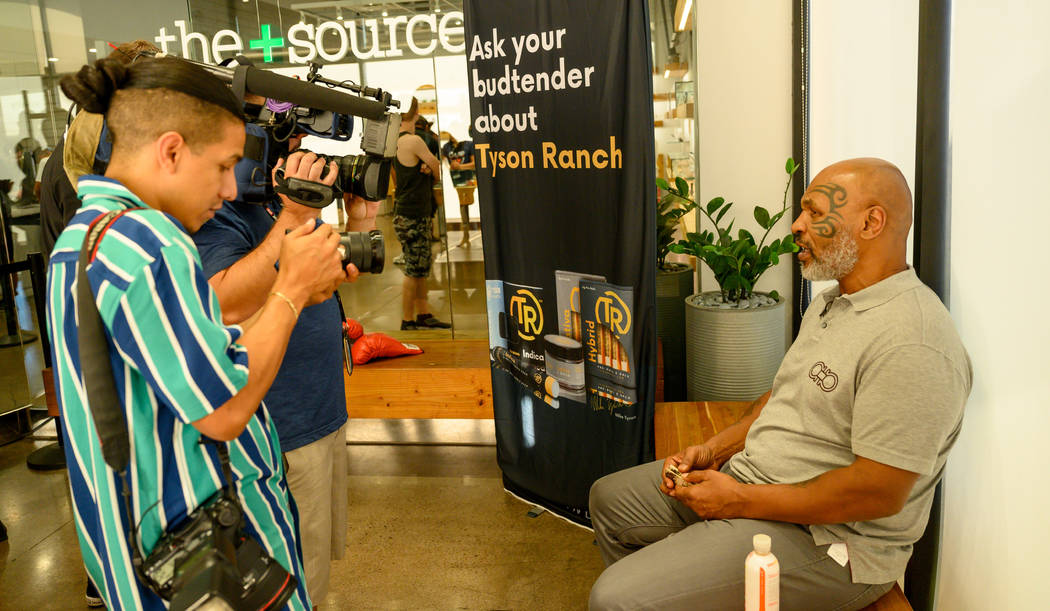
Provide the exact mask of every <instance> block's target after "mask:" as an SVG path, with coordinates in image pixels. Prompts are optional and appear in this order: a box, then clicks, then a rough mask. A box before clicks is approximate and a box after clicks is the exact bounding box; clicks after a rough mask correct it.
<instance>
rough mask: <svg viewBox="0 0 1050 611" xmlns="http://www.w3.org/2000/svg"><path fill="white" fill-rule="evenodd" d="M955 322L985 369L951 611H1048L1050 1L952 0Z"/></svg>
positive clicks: (948, 499)
mask: <svg viewBox="0 0 1050 611" xmlns="http://www.w3.org/2000/svg"><path fill="white" fill-rule="evenodd" d="M953 5H954V15H953V20H954V25H953V31H952V47H953V49H952V57H951V64H952V81H951V87H952V97H951V122H952V208H951V215H952V224H951V227H952V235H951V239H952V259H951V265H952V269H951V312H952V317H953V318H954V319H955V321H956V324H957V325H958V328H959V331H960V333H961V334H962V338H963V341H964V342H965V344H966V347H967V349H968V350H969V352H970V358H971V359H972V360H973V367H974V388H973V392H972V394H971V395H970V401H969V404H968V405H967V407H966V419H965V422H964V425H963V431H962V436H961V437H960V439H959V442H958V444H957V445H956V447H955V449H954V451H953V452H952V455H951V457H950V459H949V461H948V469H947V475H946V480H945V485H944V491H945V527H944V540H943V545H942V547H941V571H940V582H939V583H940V587H939V604H938V608H939V609H944V610H951V611H956V610H963V611H965V610H968V609H981V610H984V609H1010V610H1011V611H1013V610H1018V611H1022V610H1029V609H1030V610H1036V609H1046V608H1048V605H1050V603H1048V602H1047V601H1048V600H1050V579H1048V578H1047V570H1046V561H1045V560H1044V558H1043V554H1045V553H1046V550H1048V549H1050V524H1048V517H1050V509H1048V507H1050V488H1048V486H1047V482H1048V481H1050V477H1048V474H1050V453H1048V451H1047V449H1048V447H1050V409H1048V407H1050V356H1048V353H1047V350H1048V347H1050V321H1048V316H1047V306H1048V304H1050V289H1048V288H1047V283H1048V281H1050V272H1048V271H1047V269H1046V260H1047V257H1046V252H1047V247H1046V228H1045V225H1046V218H1047V212H1048V210H1050V207H1048V203H1050V202H1048V198H1047V195H1046V184H1045V183H1046V177H1047V175H1048V169H1047V167H1048V161H1050V159H1048V157H1050V156H1048V155H1047V146H1048V143H1050V122H1048V120H1047V100H1050V38H1048V37H1047V34H1046V32H1047V29H1048V28H1050V3H1047V2H1043V1H1042V0H1031V1H1028V2H1025V1H1019V0H1013V1H1008V0H1002V1H1000V2H973V1H967V2H958V1H957V2H954V3H953Z"/></svg>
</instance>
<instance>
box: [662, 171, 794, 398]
mask: <svg viewBox="0 0 1050 611" xmlns="http://www.w3.org/2000/svg"><path fill="white" fill-rule="evenodd" d="M784 170H785V172H786V173H787V184H786V185H785V186H784V195H783V198H782V201H781V207H780V210H779V211H776V212H774V213H770V211H769V210H767V209H766V208H764V207H762V206H756V207H755V208H754V210H753V211H752V214H753V216H754V218H755V221H757V222H758V225H759V227H761V228H762V229H763V230H764V233H763V234H762V237H761V239H757V240H756V239H755V236H754V235H753V234H752V233H751V232H750V231H748V230H747V229H743V228H740V229H738V230H737V232H736V233H735V234H734V233H733V225H734V224H735V223H736V220H735V219H734V220H731V221H729V222H728V225H725V226H723V225H722V223H723V222H725V220H726V216H727V214H728V212H729V210H730V209H731V208H732V207H733V202H727V201H726V200H725V198H722V197H716V198H714V199H712V200H711V201H709V202H708V203H707V205H704V206H702V205H699V204H697V203H696V202H695V201H693V200H692V199H691V198H690V197H689V194H688V192H687V191H683V189H681V186H682V185H681V184H679V183H678V181H675V186H674V187H671V186H670V185H668V191H669V197H675V198H677V199H679V200H684V202H685V203H684V204H683V205H682V208H683V209H684V210H686V211H687V212H688V211H691V210H694V209H696V210H699V211H700V212H701V213H702V214H703V216H704V217H706V219H707V220H708V221H709V222H710V224H711V225H712V229H704V230H703V231H698V232H690V233H688V234H687V235H686V238H685V239H684V240H679V241H678V242H676V243H674V244H671V245H670V246H669V247H668V248H669V250H670V251H671V252H675V253H684V254H689V255H692V256H694V257H696V258H697V259H700V260H701V261H703V263H704V264H705V265H707V267H708V268H710V270H711V272H712V273H713V274H714V276H715V281H716V282H718V290H717V291H709V292H704V293H700V294H697V295H692V296H690V297H688V298H687V299H686V300H685V304H686V308H685V326H686V330H685V331H686V378H687V387H688V397H689V400H691V401H696V400H713V401H719V400H721V401H727V400H751V399H754V398H756V397H758V396H759V395H760V394H762V393H763V392H765V391H766V390H768V389H769V388H770V386H772V383H773V376H774V375H775V374H776V370H777V368H778V367H779V366H780V361H781V360H782V359H783V357H784V350H785V341H784V338H785V324H786V323H785V319H784V311H783V310H784V300H783V299H781V297H780V295H778V294H777V292H776V291H770V292H769V293H761V292H758V291H755V285H756V284H757V283H758V280H759V278H761V277H762V275H763V274H764V273H765V272H766V271H767V270H769V269H770V268H771V267H773V266H774V265H777V264H778V263H779V262H780V256H781V255H790V254H791V253H794V252H796V251H797V250H798V247H797V246H796V245H795V241H794V238H793V237H792V235H791V233H790V231H789V232H788V234H787V235H786V236H784V237H782V238H778V239H774V240H772V241H769V242H767V240H768V239H769V236H770V233H771V232H772V231H773V228H774V227H775V226H776V224H777V222H778V221H780V220H781V218H783V216H784V215H785V214H786V213H787V211H788V208H787V194H788V190H789V189H790V187H791V181H792V179H793V177H794V174H795V172H796V171H797V170H798V166H797V165H795V160H794V159H791V158H788V160H787V162H786V164H785V166H784ZM702 225H703V223H702V222H701V226H702Z"/></svg>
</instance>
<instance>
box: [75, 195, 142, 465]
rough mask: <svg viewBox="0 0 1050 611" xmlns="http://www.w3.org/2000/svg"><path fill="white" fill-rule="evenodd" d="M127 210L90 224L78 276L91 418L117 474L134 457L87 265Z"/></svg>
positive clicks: (79, 342) (82, 364) (80, 342)
mask: <svg viewBox="0 0 1050 611" xmlns="http://www.w3.org/2000/svg"><path fill="white" fill-rule="evenodd" d="M128 212H131V210H115V211H112V212H107V213H106V214H103V215H102V216H99V217H98V218H96V219H95V220H94V221H92V223H91V224H90V225H88V229H87V236H86V237H85V238H84V244H83V246H81V247H80V260H79V261H78V262H77V278H76V283H77V292H76V313H77V348H78V350H79V357H80V372H81V377H82V378H83V385H84V396H85V398H86V399H87V403H88V406H87V407H88V410H89V411H90V412H91V419H92V420H94V422H95V433H96V434H97V435H98V439H99V443H100V444H101V446H102V457H103V458H104V459H105V461H106V464H107V465H109V467H110V468H111V469H113V470H114V471H117V472H118V473H119V472H122V471H124V469H125V468H127V466H128V461H129V460H130V459H131V450H130V442H129V439H128V425H127V421H126V420H125V419H124V410H123V409H122V408H121V406H120V395H118V394H117V387H116V383H115V382H114V380H113V367H112V365H110V362H109V342H108V341H107V340H106V332H105V329H104V328H103V326H102V316H101V315H100V314H99V311H98V306H97V305H96V303H95V295H94V293H93V292H92V291H91V282H90V281H89V280H88V276H87V266H88V264H89V263H91V262H92V261H94V259H95V255H96V254H97V253H98V242H99V241H100V240H101V239H102V235H103V234H104V233H105V232H106V230H107V229H109V227H110V226H111V225H112V224H113V223H114V222H115V221H116V220H117V219H118V218H119V217H121V216H123V215H124V214H126V213H128Z"/></svg>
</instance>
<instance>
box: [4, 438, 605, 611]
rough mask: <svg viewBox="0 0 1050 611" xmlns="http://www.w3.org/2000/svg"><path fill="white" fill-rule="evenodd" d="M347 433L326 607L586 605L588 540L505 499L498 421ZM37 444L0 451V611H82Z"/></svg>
mask: <svg viewBox="0 0 1050 611" xmlns="http://www.w3.org/2000/svg"><path fill="white" fill-rule="evenodd" d="M52 430H53V429H52ZM41 432H42V433H46V432H47V429H46V428H45V429H42V430H41ZM347 437H348V440H350V441H351V442H352V443H353V445H348V446H347V460H348V461H349V465H350V485H349V490H348V494H349V495H350V519H349V528H348V537H347V539H348V543H349V546H348V549H347V555H346V557H345V558H344V559H343V560H341V561H339V562H337V563H335V564H334V565H333V576H332V591H331V593H330V594H329V596H328V599H327V601H326V604H325V606H324V608H326V609H582V608H585V607H586V604H587V595H588V592H589V590H590V586H591V584H592V583H593V582H594V580H595V579H596V578H597V577H598V575H599V573H600V572H601V570H602V563H601V560H600V558H599V557H598V550H597V548H596V547H594V545H593V543H592V541H593V537H592V535H591V533H590V532H589V531H587V530H584V529H582V528H579V527H578V526H575V525H571V524H569V523H567V522H565V521H563V520H561V519H560V518H557V517H554V516H553V515H551V514H550V513H544V514H542V515H540V516H539V517H538V518H530V517H528V515H527V512H528V510H529V509H530V505H528V504H526V503H523V502H521V501H519V500H517V499H515V498H514V497H512V496H510V495H509V494H507V493H506V492H504V491H503V489H502V484H501V480H500V471H499V469H498V467H497V465H496V449H495V446H494V445H492V444H493V440H494V433H493V425H492V421H474V420H443V421H438V420H430V421H396V420H357V421H353V422H352V423H351V426H350V428H349V431H348V434H347ZM44 444H45V443H44V442H41V441H32V440H23V441H17V442H14V443H11V444H9V445H7V446H4V447H0V520H3V522H4V524H6V525H7V528H8V536H9V540H8V541H7V542H5V543H0V608H2V609H12V610H23V609H25V610H39V609H81V608H85V606H84V597H83V591H84V579H85V577H84V573H83V567H82V565H81V560H80V554H79V548H78V546H77V543H76V534H75V532H74V528H73V523H72V513H71V510H70V505H69V489H68V486H69V484H68V480H67V477H66V474H65V471H53V472H37V471H31V470H29V469H28V468H27V467H26V465H25V457H26V455H28V454H29V452H31V451H32V450H33V449H34V448H36V447H39V446H41V445H44ZM417 444H418V445H417ZM439 444H441V445H439ZM443 444H457V445H443Z"/></svg>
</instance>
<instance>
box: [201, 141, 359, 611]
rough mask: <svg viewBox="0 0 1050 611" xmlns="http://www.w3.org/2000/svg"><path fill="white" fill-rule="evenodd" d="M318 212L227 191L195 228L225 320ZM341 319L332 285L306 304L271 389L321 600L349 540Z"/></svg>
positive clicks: (309, 168)
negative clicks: (288, 238) (290, 233)
mask: <svg viewBox="0 0 1050 611" xmlns="http://www.w3.org/2000/svg"><path fill="white" fill-rule="evenodd" d="M300 140H301V135H298V136H292V137H291V138H290V139H289V149H290V150H295V149H297V148H298V146H299V141H300ZM282 167H283V170H284V175H285V177H286V178H300V179H303V180H309V181H312V182H318V183H321V184H325V185H332V184H333V182H334V181H335V178H336V174H337V172H338V167H337V165H336V163H335V162H332V163H331V165H330V166H329V167H328V168H327V172H326V171H325V170H326V167H325V160H324V159H322V158H319V157H318V156H317V155H315V154H314V153H311V152H305V153H304V152H293V153H291V154H290V155H288V157H287V160H285V159H280V160H279V161H278V162H277V164H276V165H275V167H274V168H273V171H272V172H273V173H274V174H275V173H276V172H277V170H278V169H279V168H282ZM346 199H347V200H348V201H347V202H346V205H347V209H348V210H354V211H356V210H358V209H364V208H367V202H365V200H363V199H361V198H359V197H356V196H354V195H352V194H348V195H347V196H346ZM358 200H359V201H358ZM377 206H378V204H377ZM319 213H320V209H318V208H312V207H308V206H304V205H301V204H298V203H296V202H294V201H292V200H291V199H289V198H288V197H287V196H284V195H280V196H279V197H275V198H274V200H273V201H269V202H263V203H258V204H255V203H246V202H244V201H240V200H235V201H227V202H225V203H224V204H223V206H222V208H221V209H220V210H219V211H218V212H216V213H215V217H214V218H212V219H211V220H210V221H208V222H207V223H205V224H204V226H202V227H201V229H200V231H198V232H197V233H195V234H194V235H193V240H194V242H195V243H196V244H197V248H198V249H199V250H200V253H201V264H202V266H203V268H204V274H205V276H206V277H207V278H208V279H209V280H208V282H209V283H210V284H211V286H212V288H213V289H214V290H215V293H216V295H218V297H219V304H220V306H221V309H222V313H223V321H224V322H225V323H226V324H236V323H239V322H241V321H243V320H245V319H247V318H249V317H251V316H252V315H254V314H255V312H256V311H258V310H259V308H261V307H263V306H264V305H265V304H266V301H267V297H268V295H269V294H270V291H271V290H273V285H274V283H275V282H276V281H277V279H278V276H279V272H278V271H277V269H276V268H275V264H276V263H277V262H278V258H279V255H280V254H281V243H282V241H283V240H284V234H285V231H287V230H289V229H292V228H294V227H299V226H301V225H302V224H303V223H314V222H315V220H316V219H317V217H318V215H319ZM373 218H374V217H373ZM282 263H285V262H284V261H283V260H282ZM346 276H347V280H348V281H350V282H353V281H354V280H356V279H357V276H358V270H357V267H356V266H354V264H352V263H351V264H350V265H348V266H347V267H346ZM342 321H343V314H342V310H341V308H340V307H339V304H338V303H337V302H336V299H335V297H334V296H332V295H331V294H329V295H328V298H327V299H325V300H324V301H323V302H321V303H318V304H315V305H312V306H310V307H307V308H305V309H303V310H302V312H301V314H300V316H299V322H298V323H297V324H296V326H295V329H294V330H293V331H292V336H291V340H290V341H289V342H288V349H287V351H286V352H285V357H284V361H283V362H282V363H281V368H280V370H279V371H278V373H277V377H276V379H275V380H274V382H273V385H272V386H271V387H270V391H269V392H268V393H267V394H266V397H265V403H266V407H267V409H269V411H270V414H271V415H272V416H273V420H274V424H275V425H276V427H277V434H278V436H279V437H280V442H281V450H282V451H283V452H284V456H285V459H286V461H287V466H288V473H287V481H288V489H289V490H290V491H291V493H292V498H294V499H295V503H296V506H297V507H298V509H299V518H300V520H299V528H300V536H301V538H302V551H303V564H304V567H305V570H306V586H307V590H308V591H309V593H310V598H311V600H313V602H314V604H315V605H320V604H321V603H322V602H323V601H324V599H325V596H326V595H327V593H328V586H329V573H330V565H331V561H332V560H338V559H339V558H342V557H343V554H344V551H345V548H346V528H347V517H346V515H347V454H346V421H347V414H346V394H345V391H344V379H343V350H342Z"/></svg>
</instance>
